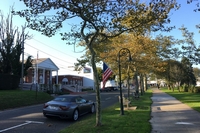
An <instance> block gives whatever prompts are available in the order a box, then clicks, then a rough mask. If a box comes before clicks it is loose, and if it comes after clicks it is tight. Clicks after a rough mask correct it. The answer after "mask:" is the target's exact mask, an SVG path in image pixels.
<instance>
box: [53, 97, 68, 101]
mask: <svg viewBox="0 0 200 133" xmlns="http://www.w3.org/2000/svg"><path fill="white" fill-rule="evenodd" d="M54 101H61V102H70V101H71V98H69V97H56V98H55V99H54Z"/></svg>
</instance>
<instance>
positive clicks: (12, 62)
mask: <svg viewBox="0 0 200 133" xmlns="http://www.w3.org/2000/svg"><path fill="white" fill-rule="evenodd" d="M0 16H1V18H0V73H4V74H9V75H18V76H19V77H20V75H21V68H22V63H21V62H20V56H21V54H22V49H23V45H24V42H25V40H27V39H30V38H31V36H30V35H28V33H25V29H26V25H24V26H22V27H21V31H20V29H19V28H18V27H14V26H13V14H11V13H9V14H8V16H7V18H4V15H3V13H2V12H1V11H0ZM31 66H32V64H31V56H30V57H28V59H27V61H26V64H25V67H24V71H25V74H26V71H27V70H28V68H29V67H31Z"/></svg>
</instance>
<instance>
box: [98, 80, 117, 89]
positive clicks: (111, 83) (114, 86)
mask: <svg viewBox="0 0 200 133" xmlns="http://www.w3.org/2000/svg"><path fill="white" fill-rule="evenodd" d="M116 90H118V85H117V82H116V81H115V80H108V81H107V82H106V84H105V87H104V89H103V82H101V86H100V91H116Z"/></svg>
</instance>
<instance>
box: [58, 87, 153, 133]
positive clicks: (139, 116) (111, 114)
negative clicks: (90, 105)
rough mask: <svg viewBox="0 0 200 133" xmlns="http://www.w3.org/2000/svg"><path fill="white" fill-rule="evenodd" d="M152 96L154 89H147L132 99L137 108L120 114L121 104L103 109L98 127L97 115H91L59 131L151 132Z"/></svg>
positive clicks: (74, 132)
mask: <svg viewBox="0 0 200 133" xmlns="http://www.w3.org/2000/svg"><path fill="white" fill-rule="evenodd" d="M151 96H152V91H151V90H149V91H147V92H146V93H145V94H144V95H143V96H141V97H140V98H139V100H136V99H132V100H131V106H132V107H137V108H136V109H135V110H124V115H120V108H119V107H120V104H119V103H117V104H115V105H114V106H111V107H108V108H106V109H104V110H102V117H101V118H102V120H101V122H102V126H100V127H96V126H95V123H96V117H95V116H96V115H95V114H93V115H90V116H88V117H87V118H85V119H84V120H81V121H78V122H76V123H74V124H72V125H70V126H69V127H67V128H65V129H63V130H61V131H60V132H59V133H80V132H81V133H123V132H126V133H150V132H151V124H150V122H149V120H150V118H151V117H150V115H151V104H152V101H151Z"/></svg>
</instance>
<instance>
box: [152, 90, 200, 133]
mask: <svg viewBox="0 0 200 133" xmlns="http://www.w3.org/2000/svg"><path fill="white" fill-rule="evenodd" d="M152 101H153V104H152V106H151V109H152V111H151V116H152V118H151V120H150V122H151V125H152V131H151V133H200V113H199V112H197V111H195V110H193V109H192V108H190V107H189V106H187V105H185V104H183V103H181V102H180V101H178V100H177V99H175V98H174V97H172V96H170V95H168V94H166V93H164V92H162V91H161V90H158V89H156V88H155V89H153V96H152Z"/></svg>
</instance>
